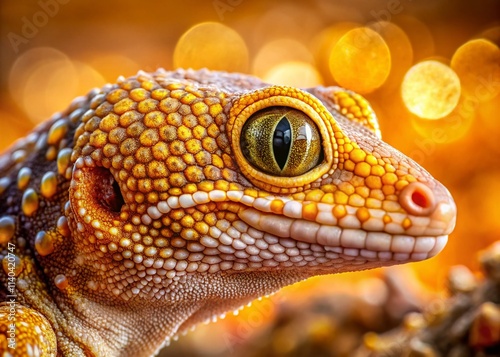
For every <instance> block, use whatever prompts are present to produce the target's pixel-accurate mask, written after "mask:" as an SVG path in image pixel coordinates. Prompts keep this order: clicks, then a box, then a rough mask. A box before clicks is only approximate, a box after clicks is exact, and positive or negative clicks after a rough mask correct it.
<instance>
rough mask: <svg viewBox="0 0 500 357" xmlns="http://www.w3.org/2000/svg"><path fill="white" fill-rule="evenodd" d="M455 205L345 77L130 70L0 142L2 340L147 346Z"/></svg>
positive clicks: (412, 248)
mask: <svg viewBox="0 0 500 357" xmlns="http://www.w3.org/2000/svg"><path fill="white" fill-rule="evenodd" d="M278 107H279V108H281V109H279V110H281V112H279V113H285V114H277V118H278V120H276V119H268V114H269V112H271V113H274V112H275V110H276V108H278ZM269 108H270V109H269ZM283 108H284V110H283ZM283 117H286V118H288V119H287V120H285V122H284V124H283V123H282V124H283V125H284V126H283V128H284V130H282V131H280V132H278V129H277V126H276V125H277V121H279V120H280V119H281V118H283ZM255 118H257V119H255ZM259 118H260V119H259ZM262 118H263V119H262ZM304 118H305V119H304ZM259 120H261V121H259ZM273 120H274V121H273ZM252 122H254V123H257V124H255V125H254V124H251V123H252ZM249 128H250V129H249ZM287 129H288V134H290V133H291V134H290V135H291V143H287V144H286V145H285V149H279V148H278V146H277V145H278V144H276V140H278V141H279V140H282V139H283V140H285V141H286V138H285V136H286V135H285V134H286V132H287ZM252 130H253V131H252ZM249 132H250V133H252V134H248V135H247V133H249ZM283 133H285V134H283ZM282 134H283V137H281V136H280V135H282ZM287 145H288V146H287ZM273 150H276V151H273ZM279 150H281V153H282V155H281V158H280V159H275V157H277V154H276V152H279ZM283 150H284V151H283ZM287 150H288V151H287ZM283 152H284V153H285V154H284V156H283ZM283 166H284V167H283ZM276 170H277V171H276ZM280 170H282V171H280ZM455 215H456V210H455V205H454V203H453V200H452V198H451V196H450V195H449V193H448V191H447V190H446V189H445V188H444V187H443V186H442V185H441V184H440V183H438V182H437V181H436V180H434V179H433V178H432V177H431V176H430V175H429V174H428V173H427V172H426V171H425V170H423V169H422V168H421V167H420V166H418V165H417V164H415V163H414V162H412V161H411V160H410V159H409V158H407V157H405V156H404V155H402V154H401V153H399V152H398V151H396V150H395V149H393V148H391V147H390V146H388V145H387V144H385V143H384V142H383V141H381V139H380V131H379V129H378V123H377V121H376V118H375V115H374V113H373V112H372V110H371V108H370V107H369V105H368V104H367V102H366V101H365V100H364V99H363V98H361V97H360V96H359V95H357V94H355V93H352V92H349V91H346V90H343V89H341V88H333V87H330V88H324V87H318V88H311V89H307V90H300V89H296V88H289V87H281V86H271V85H268V84H266V83H263V82H261V81H260V80H258V79H256V78H254V77H250V76H246V75H241V74H228V73H222V72H210V71H206V70H202V71H191V70H188V71H184V70H178V71H175V72H167V71H164V70H158V71H157V72H155V73H151V74H148V73H143V72H140V73H138V74H137V76H135V77H131V78H128V79H125V78H120V79H119V80H118V82H117V83H116V84H114V85H107V86H105V87H104V88H102V89H99V90H93V91H91V92H90V93H89V94H88V95H87V96H86V97H81V98H77V99H76V100H75V101H74V102H73V103H72V104H71V105H70V107H69V108H68V109H67V110H66V111H65V112H63V113H61V114H57V115H55V116H54V117H53V118H52V119H51V120H49V121H48V122H46V123H45V124H43V125H41V126H40V127H39V128H37V129H36V130H35V131H34V132H33V133H32V134H30V135H29V136H28V137H26V138H24V139H21V140H20V141H18V142H17V143H16V144H14V146H13V147H12V148H11V149H10V150H9V151H8V152H6V153H5V154H4V155H3V156H2V157H1V158H0V244H1V245H0V259H2V263H3V269H2V270H1V271H0V279H1V284H2V285H0V300H1V301H10V297H9V296H10V295H16V296H15V299H14V300H15V303H16V304H17V305H16V306H17V307H16V309H17V310H16V309H11V307H12V304H11V305H7V304H3V305H2V306H1V307H0V321H1V324H0V326H8V325H9V324H10V323H11V321H9V317H11V316H14V318H15V322H16V323H17V324H19V323H20V322H19V321H20V320H22V321H25V322H27V324H22V325H23V328H19V329H17V330H16V336H15V342H16V343H17V345H16V349H11V348H9V347H8V343H9V340H8V339H7V337H9V332H8V331H7V329H6V328H4V327H2V329H3V330H0V349H2V351H7V352H9V353H11V355H14V356H20V355H24V353H25V351H42V350H43V351H45V352H46V353H47V355H55V354H57V355H67V356H83V355H92V356H93V355H95V356H118V355H120V356H149V355H152V354H154V353H155V352H156V351H158V349H159V348H160V347H161V346H162V345H164V344H165V343H166V342H168V340H169V339H170V338H171V337H172V336H174V335H176V334H178V333H181V332H183V331H186V330H187V329H189V328H191V327H193V326H194V325H196V324H198V323H199V322H202V321H204V320H207V319H209V318H211V317H212V316H214V315H219V314H222V313H224V312H226V311H229V310H233V309H236V308H238V307H240V306H241V305H243V304H246V303H247V302H249V301H251V300H252V299H255V298H256V297H259V296H262V295H266V294H269V293H272V292H274V291H276V290H278V289H279V288H281V287H283V286H285V285H288V284H292V283H294V282H297V281H299V280H302V279H305V278H307V277H310V276H314V275H320V274H330V273H338V272H344V271H354V270H361V269H369V268H375V267H380V266H384V265H392V264H397V263H404V262H409V261H417V260H422V259H426V258H429V257H431V256H433V255H435V254H437V253H438V252H439V251H440V250H441V249H442V248H443V247H444V245H445V244H446V241H447V235H448V234H449V233H450V232H451V231H452V230H453V227H454V224H455ZM13 312H14V315H12V313H13ZM9 313H10V315H9ZM41 331H54V332H55V334H53V333H52V334H50V333H45V332H43V333H42V332H41ZM42 335H43V338H42V337H41V336H42ZM56 338H57V341H56Z"/></svg>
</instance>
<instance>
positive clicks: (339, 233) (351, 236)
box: [239, 208, 448, 261]
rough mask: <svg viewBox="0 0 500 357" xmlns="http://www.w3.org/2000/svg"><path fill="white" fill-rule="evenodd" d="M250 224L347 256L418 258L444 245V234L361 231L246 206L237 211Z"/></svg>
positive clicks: (389, 258)
mask: <svg viewBox="0 0 500 357" xmlns="http://www.w3.org/2000/svg"><path fill="white" fill-rule="evenodd" d="M239 217H240V219H242V220H243V221H244V222H245V223H246V224H248V225H249V226H251V227H253V228H255V229H258V230H261V231H264V232H267V233H269V234H272V235H274V236H277V237H280V238H292V239H294V240H297V241H300V242H305V243H310V244H318V245H320V246H322V247H324V248H325V250H327V251H330V252H334V253H338V254H342V255H344V256H346V257H363V258H366V259H376V260H396V261H408V260H412V261H418V260H424V259H427V258H430V257H432V256H435V255H436V254H438V253H439V252H440V251H441V250H442V249H443V248H444V246H445V245H446V243H447V240H448V236H447V235H421V236H411V235H407V234H404V233H401V234H389V233H387V232H380V231H378V232H376V231H364V230H362V229H357V228H341V227H338V226H330V225H320V224H318V223H316V222H311V221H307V220H303V219H291V218H288V217H283V216H278V215H275V214H267V213H262V212H259V211H257V210H255V209H251V208H250V209H246V210H243V211H242V212H240V213H239Z"/></svg>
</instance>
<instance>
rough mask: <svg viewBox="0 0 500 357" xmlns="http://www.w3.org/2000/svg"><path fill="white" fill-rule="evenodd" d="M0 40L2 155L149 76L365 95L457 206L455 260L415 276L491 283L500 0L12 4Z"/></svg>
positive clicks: (223, 326)
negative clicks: (33, 132)
mask: <svg viewBox="0 0 500 357" xmlns="http://www.w3.org/2000/svg"><path fill="white" fill-rule="evenodd" d="M0 29H1V37H0V50H1V52H0V127H1V130H2V135H0V149H4V148H6V147H7V146H8V145H9V144H10V143H11V142H12V141H13V140H15V139H16V138H18V137H20V136H23V135H25V134H26V133H28V132H29V130H30V129H31V128H33V127H34V126H35V125H37V124H38V123H40V122H41V121H43V120H44V119H47V118H49V117H50V116H51V115H52V114H53V113H54V112H56V111H59V110H63V109H64V108H65V107H66V106H67V105H68V104H69V102H70V101H71V100H72V99H73V98H74V97H76V96H78V95H82V94H85V93H86V92H87V91H88V90H90V89H91V88H93V87H96V86H102V85H103V84H105V83H107V82H114V81H115V80H116V78H117V77H118V76H120V75H123V76H130V75H133V74H135V73H136V72H137V71H138V70H140V69H142V70H145V71H153V70H155V69H156V68H158V67H164V68H166V69H172V68H175V67H193V68H201V67H208V68H211V69H218V70H228V71H238V72H244V73H250V74H254V75H257V76H259V77H261V78H263V79H264V80H266V81H269V82H270V83H276V84H284V85H293V86H299V87H309V86H315V85H326V86H330V85H340V86H344V87H346V88H349V89H352V90H355V91H357V92H359V93H361V94H363V95H364V96H366V97H367V98H368V100H369V101H370V103H371V104H372V106H373V108H374V110H375V112H376V113H377V115H378V117H379V121H380V126H381V129H382V133H383V138H384V140H385V141H387V142H388V143H390V144H391V145H392V146H394V147H396V148H398V149H399V150H400V151H402V152H404V153H406V154H407V155H409V156H410V157H412V158H413V159H414V160H416V161H417V162H419V163H420V164H421V165H422V166H424V167H425V168H426V169H428V170H429V171H430V172H431V173H432V174H433V175H434V176H435V177H436V178H437V179H439V180H440V181H441V182H443V183H444V184H445V185H446V186H447V187H448V188H449V190H450V191H451V192H452V194H453V195H454V197H455V200H456V203H457V205H458V213H459V215H458V223H457V228H456V231H455V232H454V233H453V234H452V235H451V236H450V240H449V244H448V246H447V247H446V248H445V249H444V251H443V252H442V253H441V254H440V255H439V256H438V257H436V258H433V259H431V260H430V261H426V262H422V263H417V264H411V265H410V268H411V271H412V272H413V273H414V274H416V275H417V276H418V278H419V279H420V280H421V281H422V282H423V283H424V284H425V286H426V287H427V288H429V289H430V290H431V291H436V292H438V293H439V292H440V291H441V290H442V288H443V285H444V283H443V281H444V277H445V274H446V271H447V270H448V268H449V267H450V266H453V265H456V264H464V265H466V266H468V267H470V268H472V269H473V270H475V271H477V269H478V264H477V260H476V259H477V253H478V252H479V251H480V250H482V249H484V248H485V247H487V246H488V245H490V244H491V243H493V242H494V241H496V240H498V239H499V238H500V50H499V45H500V2H499V1H497V0H482V1H478V2H472V1H467V0H455V1H453V0H419V1H409V0H407V1H398V0H374V1H361V0H353V1H348V0H339V1H335V0H316V1H291V0H290V1H276V2H269V1H264V0H257V1H248V0H213V1H201V0H200V1H194V0H192V1H185V2H180V1H175V2H173V1H170V2H168V1H160V0H154V1H147V2H142V3H140V2H133V3H132V2H130V4H129V3H127V2H119V1H107V2H98V1H96V0H90V1H77V0H41V1H23V2H21V1H17V2H14V1H2V2H1V3H0ZM401 269H405V268H401ZM379 274H380V271H375V272H367V273H356V274H344V275H342V276H332V277H321V278H314V279H311V280H309V281H307V282H305V283H301V284H298V285H294V286H292V287H290V288H287V289H285V292H284V293H283V292H282V293H279V294H277V295H275V296H274V297H272V298H270V299H264V300H263V301H262V302H256V303H255V304H253V307H251V308H247V309H244V310H243V311H241V312H240V314H239V316H237V317H233V316H231V317H228V318H226V319H225V320H223V321H222V322H220V323H218V324H211V325H209V326H207V327H205V326H202V327H199V328H198V329H197V330H196V331H195V332H194V333H192V334H189V335H188V336H186V337H183V338H181V339H180V341H179V342H177V343H175V344H174V345H175V346H172V350H171V351H172V353H174V355H175V353H178V354H179V355H186V356H187V355H192V356H219V355H220V356H222V355H224V356H230V355H238V353H237V352H235V348H234V344H236V345H237V344H241V343H244V342H242V341H251V338H252V336H254V335H255V334H256V333H257V332H256V331H259V330H262V329H263V328H264V327H265V326H267V325H268V324H269V323H270V321H272V319H273V318H274V317H275V315H276V310H277V309H278V307H279V306H280V304H282V303H283V301H292V300H293V301H295V302H296V304H300V302H301V301H305V300H307V299H308V298H309V297H311V296H322V295H325V296H327V295H328V294H330V293H331V292H332V291H334V290H339V289H340V290H342V289H346V290H350V291H351V292H352V291H355V292H359V293H362V292H363V291H364V290H363V289H365V285H364V284H367V283H366V281H368V282H369V283H368V284H371V282H373V281H374V280H366V279H374V277H377V276H378V275H379ZM361 281H363V282H361ZM375 281H376V280H375ZM346 286H347V287H346ZM297 302H299V303H297ZM228 331H232V332H228ZM235 331H236V332H235ZM276 343H278V344H279V341H278V342H276ZM285 345H286V344H285Z"/></svg>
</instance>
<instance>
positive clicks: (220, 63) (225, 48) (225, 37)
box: [174, 22, 248, 72]
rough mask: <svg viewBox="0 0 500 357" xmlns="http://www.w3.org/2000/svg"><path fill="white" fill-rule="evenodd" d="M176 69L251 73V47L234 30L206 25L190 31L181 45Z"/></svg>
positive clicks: (223, 26) (176, 51) (178, 48)
mask: <svg viewBox="0 0 500 357" xmlns="http://www.w3.org/2000/svg"><path fill="white" fill-rule="evenodd" d="M174 67H183V68H193V69H200V68H205V67H206V68H208V69H212V70H224V71H228V72H247V71H248V49H247V45H246V44H245V41H244V40H243V38H242V37H241V36H240V35H239V34H238V33H237V32H236V31H234V30H233V29H231V28H230V27H227V26H225V25H222V24H220V23H217V22H203V23H200V24H197V25H195V26H193V27H191V28H190V29H189V30H187V31H186V32H185V33H184V34H183V35H182V37H181V38H180V39H179V41H178V42H177V44H176V46H175V50H174Z"/></svg>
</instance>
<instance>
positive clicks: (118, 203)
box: [94, 167, 125, 213]
mask: <svg viewBox="0 0 500 357" xmlns="http://www.w3.org/2000/svg"><path fill="white" fill-rule="evenodd" d="M94 174H95V175H96V176H97V177H96V179H97V181H96V182H95V186H94V191H95V195H96V199H97V200H98V201H99V202H100V203H101V206H102V207H105V208H107V209H109V210H110V211H111V212H114V213H119V212H120V211H121V209H122V206H123V205H124V203H125V200H124V199H123V195H122V193H121V191H120V186H119V185H118V182H117V181H116V180H115V178H114V177H113V175H112V174H111V172H109V170H107V169H105V168H102V167H96V168H94Z"/></svg>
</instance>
